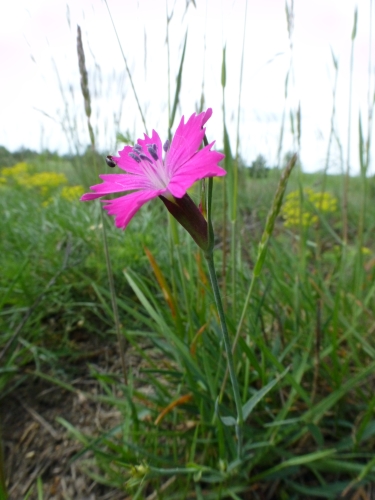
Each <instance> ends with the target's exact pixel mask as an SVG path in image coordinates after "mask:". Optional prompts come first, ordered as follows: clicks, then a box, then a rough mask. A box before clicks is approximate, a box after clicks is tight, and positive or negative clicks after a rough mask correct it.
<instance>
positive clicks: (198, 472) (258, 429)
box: [0, 18, 375, 500]
mask: <svg viewBox="0 0 375 500" xmlns="http://www.w3.org/2000/svg"><path fill="white" fill-rule="evenodd" d="M355 19H356V18H355ZM355 23H356V20H355ZM354 38H355V34H354V36H353V37H352V39H353V40H354ZM83 45H84V44H83ZM83 45H82V40H81V34H80V32H79V33H78V47H77V48H78V60H79V64H80V74H81V86H82V108H83V109H85V110H86V118H87V122H88V131H87V132H88V136H89V137H90V146H89V147H88V148H87V150H86V153H85V154H82V155H70V156H69V157H68V156H66V157H63V156H59V155H57V154H51V153H48V152H44V153H40V154H30V152H28V151H25V152H24V153H23V154H22V152H21V154H20V155H18V156H17V155H13V156H12V154H10V153H7V152H6V150H5V149H3V148H2V149H1V150H0V153H1V155H0V157H1V158H3V164H2V165H1V164H0V194H1V196H0V205H1V214H2V217H1V218H0V234H1V235H2V237H1V240H0V259H1V269H2V272H1V283H0V287H1V288H0V290H1V294H0V304H1V307H0V330H1V332H3V333H2V334H1V336H0V359H1V365H0V387H1V396H0V405H1V409H2V421H3V424H2V442H3V446H2V450H3V452H2V455H1V456H0V499H4V500H5V499H7V498H10V499H12V498H14V499H17V500H18V499H23V500H26V499H38V500H42V499H51V500H52V499H59V498H64V499H68V498H69V499H72V498H90V499H91V498H95V499H98V500H99V499H101V500H104V499H106V498H108V499H109V498H110V499H117V498H118V499H124V498H126V499H145V500H146V499H147V500H152V499H166V500H173V499H175V500H180V499H184V498H186V499H190V498H192V499H193V498H195V499H198V500H200V499H203V498H204V499H213V500H215V499H222V500H224V499H233V500H239V499H261V500H263V499H281V500H282V499H299V498H301V499H310V498H327V499H335V498H345V499H359V498H363V499H370V498H372V495H373V493H374V484H375V458H374V446H375V416H374V408H375V396H374V384H375V380H374V373H375V342H374V330H375V327H374V325H375V317H374V310H375V309H374V306H375V304H374V301H375V297H374V292H375V281H374V277H375V246H374V238H373V234H374V226H375V218H374V215H373V210H372V206H373V205H372V203H373V200H374V198H375V184H374V182H375V180H374V178H373V177H372V176H369V175H368V171H369V165H370V160H371V140H370V138H371V135H370V133H371V124H370V123H369V124H368V130H369V133H368V137H366V136H365V135H364V133H363V131H362V122H361V121H360V122H359V129H360V134H359V144H358V154H359V158H360V173H359V175H357V176H349V175H348V173H347V172H345V171H343V172H342V174H340V175H331V174H329V173H328V168H327V169H325V170H323V171H321V172H316V173H305V172H304V171H303V165H301V164H300V162H299V160H298V156H293V154H294V153H295V152H296V153H297V155H298V147H299V144H300V134H301V130H300V122H299V120H300V114H299V112H300V110H295V113H294V114H292V113H291V127H292V129H293V134H294V137H295V144H296V151H291V152H286V154H285V152H284V156H283V157H284V160H281V161H280V165H278V166H277V167H274V168H266V166H265V165H264V164H262V161H261V158H260V159H259V158H258V162H257V163H255V162H254V163H252V164H251V165H245V162H244V161H243V160H242V159H241V157H240V154H239V152H238V150H236V151H233V150H232V149H231V143H230V140H229V132H228V129H227V125H226V122H225V113H224V121H223V138H224V140H223V144H224V147H223V153H224V154H225V158H224V159H223V160H222V162H221V165H222V166H223V168H225V170H226V171H227V175H226V176H225V177H222V178H214V180H213V181H212V182H211V181H209V182H208V186H207V183H205V184H204V189H205V190H203V188H202V184H201V182H199V183H197V184H196V185H194V186H193V187H192V188H191V189H190V190H189V195H190V196H191V198H192V199H193V201H194V202H195V204H196V205H199V204H200V203H201V204H202V203H203V205H202V206H203V207H204V204H205V203H206V202H207V198H206V197H207V192H208V193H210V189H211V187H212V189H213V191H212V193H213V194H212V210H211V207H210V206H209V202H208V210H207V212H204V211H203V213H205V214H206V217H208V219H209V220H211V217H212V223H213V231H214V239H213V240H212V245H213V249H214V253H213V255H214V261H215V267H216V272H217V277H218V284H219V289H220V293H221V297H222V302H223V310H224V313H225V318H226V323H227V329H228V334H229V341H230V349H229V351H231V352H232V355H233V366H232V368H233V373H232V372H231V369H232V368H231V366H230V359H231V356H232V355H231V354H230V352H228V349H227V345H226V340H225V335H224V334H223V330H222V326H221V325H222V320H221V316H220V311H218V308H217V306H216V304H217V297H216V292H215V289H214V290H213V289H212V287H211V283H210V276H211V280H212V275H211V269H210V262H209V259H207V252H205V251H202V249H200V248H199V247H198V246H197V245H196V244H195V242H194V241H193V239H192V238H191V236H190V235H189V234H188V233H187V232H186V231H185V229H184V228H183V227H181V226H180V225H179V224H177V222H176V220H175V219H173V217H172V216H171V215H170V214H169V213H168V211H167V210H166V208H165V206H164V205H163V203H162V202H161V201H160V200H159V199H157V200H153V201H152V202H151V203H148V204H146V205H145V206H144V207H142V209H141V210H140V211H139V213H137V215H136V216H135V217H134V218H133V219H132V221H131V223H130V224H129V226H128V227H127V228H126V230H125V231H121V230H119V229H117V228H116V227H115V226H114V223H113V218H111V217H108V216H107V214H106V213H103V210H102V208H101V204H100V203H99V202H93V201H92V202H89V203H82V202H80V201H79V199H80V197H81V196H82V194H83V193H85V192H87V191H88V187H89V186H90V185H92V184H94V183H96V182H97V174H98V173H112V172H113V171H112V169H110V168H109V167H108V166H107V164H106V162H105V153H100V152H98V151H97V150H96V138H95V132H94V129H93V127H92V125H91V120H92V117H91V111H90V105H91V100H92V97H91V95H90V89H89V87H90V75H89V74H88V73H87V70H86V66H85V57H84V48H83ZM184 53H185V52H184V50H183V52H182V54H181V60H180V65H179V68H178V71H177V77H176V88H175V94H174V96H173V99H170V106H169V108H168V109H169V116H168V123H169V129H170V131H171V137H172V136H173V130H175V129H176V127H177V124H178V116H179V113H178V108H179V102H180V96H181V94H182V93H183V90H184V83H183V81H184V80H183V64H184ZM221 76H222V78H221V82H220V84H221V86H222V88H223V90H224V89H225V86H226V78H227V75H226V59H225V50H224V51H223V61H222V75H221ZM223 94H224V93H223ZM203 109H205V108H201V109H200V110H199V111H202V110H203ZM333 113H334V110H333ZM369 117H370V114H369ZM369 120H370V118H369ZM286 126H287V125H286V124H285V123H284V122H283V124H282V127H286ZM334 132H335V131H334V127H333V125H332V129H331V137H330V141H331V140H333V139H332V137H334ZM207 135H208V141H209V142H210V140H211V137H210V136H209V127H208V131H207ZM119 139H120V141H119V142H120V144H122V146H123V145H124V143H130V144H134V143H135V142H136V140H137V138H136V137H125V136H119ZM128 139H129V140H128ZM232 139H233V138H232ZM233 142H235V141H233V140H232V144H233ZM237 144H238V142H237ZM5 153H7V154H5ZM5 158H6V159H5ZM329 161H330V157H329V149H328V153H327V166H329ZM259 165H260V166H259ZM202 193H203V194H202ZM209 196H210V195H208V198H209ZM205 257H206V260H205ZM228 366H229V372H230V376H228ZM232 375H233V376H234V378H235V380H236V383H237V387H236V386H235V384H233V378H232ZM231 382H232V383H231ZM236 391H237V393H236ZM238 397H239V400H240V405H241V408H242V409H240V412H242V415H241V418H240V417H239V409H238Z"/></svg>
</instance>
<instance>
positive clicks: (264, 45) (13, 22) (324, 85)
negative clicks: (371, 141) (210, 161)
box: [0, 0, 375, 173]
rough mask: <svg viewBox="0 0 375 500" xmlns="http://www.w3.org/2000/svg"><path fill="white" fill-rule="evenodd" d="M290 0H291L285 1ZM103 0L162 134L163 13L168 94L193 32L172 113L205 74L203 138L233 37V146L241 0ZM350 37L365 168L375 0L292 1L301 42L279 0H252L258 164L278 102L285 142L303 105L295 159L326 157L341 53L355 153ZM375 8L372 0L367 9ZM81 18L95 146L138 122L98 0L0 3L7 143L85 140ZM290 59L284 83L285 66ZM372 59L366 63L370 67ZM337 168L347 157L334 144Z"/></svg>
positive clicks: (217, 127)
mask: <svg viewBox="0 0 375 500" xmlns="http://www.w3.org/2000/svg"><path fill="white" fill-rule="evenodd" d="M288 4H289V6H290V5H291V0H288ZM195 5H196V6H194V4H193V3H192V2H191V3H190V5H189V7H188V8H187V9H186V2H185V0H175V1H172V0H168V1H167V2H166V1H165V0H108V7H109V9H110V12H111V15H112V17H113V20H114V23H115V26H116V28H117V31H118V35H119V38H120V41H121V45H122V48H123V51H124V54H125V56H126V58H127V62H128V65H129V68H130V71H131V74H132V77H133V81H134V85H135V88H136V91H137V94H138V98H139V101H140V104H141V107H142V110H143V112H144V114H145V117H146V124H147V128H148V130H149V132H151V130H152V129H153V128H155V130H157V131H158V132H159V135H160V136H161V137H162V140H163V138H164V137H166V136H167V133H168V110H167V106H168V104H167V103H168V66H167V47H166V12H167V9H168V12H169V14H170V13H171V12H172V10H173V17H172V19H171V21H170V24H169V46H170V56H171V93H172V99H173V93H174V89H175V80H176V75H177V72H178V67H179V62H180V58H181V52H182V46H183V41H184V36H185V32H186V30H187V31H188V41H187V49H186V59H185V65H184V71H183V78H182V90H181V103H180V106H179V108H178V110H177V114H176V121H175V124H174V125H175V126H176V125H177V123H176V122H178V121H179V119H180V117H181V115H182V114H184V115H185V116H189V115H190V114H191V113H193V112H194V111H195V110H196V109H197V106H198V103H199V101H200V97H201V92H202V82H204V95H205V102H206V106H207V107H208V106H209V107H212V108H213V110H214V114H213V117H212V118H211V120H210V122H209V123H208V128H207V135H208V139H209V140H213V139H216V141H217V147H221V145H222V135H223V132H222V130H223V127H222V89H221V63H222V49H223V46H224V45H226V47H227V87H226V96H225V97H226V111H227V125H228V129H229V133H230V137H231V140H232V147H233V149H235V146H236V133H237V116H238V97H239V83H240V66H241V54H242V44H243V32H244V20H245V10H246V0H195ZM356 6H358V25H357V36H356V39H355V43H354V71H353V98H352V107H351V113H352V115H351V117H352V118H351V143H350V150H351V155H350V163H351V171H352V172H353V173H355V172H357V171H358V117H359V112H360V110H361V113H362V118H363V123H364V126H363V128H364V131H365V133H367V117H368V89H369V85H370V88H371V89H372V90H371V92H372V94H373V92H374V89H373V86H374V77H373V76H374V66H375V64H374V58H375V50H374V49H375V47H372V50H371V51H370V47H371V45H374V40H372V41H371V39H370V21H371V19H370V12H371V11H370V6H371V0H359V1H357V2H356V1H355V0H314V1H313V2H312V1H311V0H295V1H294V30H293V36H292V41H293V47H292V49H291V45H290V39H289V37H288V28H287V20H286V13H285V2H284V0H248V2H247V18H246V19H247V21H246V30H245V44H244V68H243V84H242V96H241V103H240V145H239V148H240V153H241V155H242V157H243V158H244V159H245V160H246V161H247V162H248V163H250V162H251V161H252V160H253V159H254V158H255V157H256V155H257V154H263V155H264V156H265V157H266V158H267V160H268V162H269V164H270V165H274V164H275V163H276V162H277V157H278V144H279V137H280V130H281V125H282V118H283V113H284V110H285V112H286V119H285V133H284V138H283V153H285V152H286V151H288V150H291V149H293V148H294V147H296V144H295V140H294V141H293V137H292V134H291V132H290V130H291V127H290V119H289V115H290V112H292V113H295V112H296V110H297V108H298V105H299V103H300V106H301V152H300V154H301V160H302V164H303V165H304V168H305V169H306V170H309V171H313V170H319V169H322V168H323V167H324V165H325V158H326V152H327V147H328V139H329V133H330V121H331V115H332V102H333V100H332V89H333V86H334V81H335V68H334V65H333V62H332V52H333V53H334V54H335V57H336V58H337V61H338V82H337V94H336V108H337V109H336V120H335V129H336V132H337V136H338V138H339V140H340V141H341V144H342V151H343V157H342V159H343V164H344V165H345V164H346V160H347V150H348V148H347V144H348V143H347V138H348V123H349V122H348V117H349V82H350V78H349V75H350V51H351V34H352V29H353V22H354V11H355V8H356ZM372 20H374V9H373V12H372ZM77 24H79V25H80V26H81V29H82V36H83V44H84V48H85V53H86V63H87V67H88V70H89V80H90V81H89V85H90V91H91V98H92V108H93V115H92V123H93V126H94V129H95V131H96V137H97V141H98V145H99V148H100V149H101V150H102V151H104V152H106V153H107V152H108V153H110V152H111V153H114V152H115V151H114V148H115V144H116V141H115V133H116V131H117V130H120V131H122V132H123V133H125V132H127V131H128V132H129V133H130V135H131V136H132V137H134V138H137V137H141V136H142V134H143V132H144V126H143V124H142V121H141V118H140V114H139V112H138V109H137V105H136V102H135V98H134V94H133V92H132V89H131V85H130V82H129V77H128V75H127V74H126V70H125V65H124V61H123V58H122V55H121V51H120V48H119V44H118V41H117V39H116V35H115V32H114V29H113V27H112V24H111V20H110V16H109V12H108V9H107V6H106V3H105V2H104V1H103V0H74V1H71V0H68V1H66V0H17V1H16V2H13V3H11V2H1V5H0V64H1V78H0V113H1V115H0V116H1V121H0V144H1V145H4V146H5V147H7V148H8V149H10V150H15V149H17V148H19V147H21V146H23V147H27V148H32V149H36V150H40V149H43V148H48V149H50V150H57V151H59V152H61V153H65V152H69V151H75V149H76V148H77V147H78V148H79V149H80V150H83V149H84V148H85V147H86V146H87V144H88V143H89V137H88V133H87V129H86V125H85V118H84V111H83V110H84V106H83V98H82V96H81V94H80V76H79V72H78V63H77V51H76V30H77ZM291 61H292V72H291V76H290V78H289V85H288V95H287V98H286V99H285V78H286V74H287V72H288V69H289V68H290V65H291ZM369 64H370V66H371V76H370V78H369ZM332 153H333V156H332V159H331V162H330V167H331V171H332V172H336V171H338V170H340V168H342V163H341V162H340V155H339V148H337V146H336V145H334V147H333V150H332Z"/></svg>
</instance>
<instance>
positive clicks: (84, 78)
mask: <svg viewBox="0 0 375 500" xmlns="http://www.w3.org/2000/svg"><path fill="white" fill-rule="evenodd" d="M107 7H108V6H107ZM77 54H78V63H79V72H80V75H81V90H82V95H83V100H84V103H85V113H86V117H87V127H88V131H89V135H90V142H91V148H92V150H93V151H94V152H95V151H96V148H95V135H94V131H93V128H92V126H91V121H90V117H91V100H90V90H89V86H88V75H87V69H86V63H85V53H84V49H83V43H82V35H81V28H80V27H79V26H77ZM94 162H95V170H96V172H97V175H99V165H97V155H94ZM100 221H101V228H102V237H103V247H104V254H105V262H106V266H107V275H108V284H109V289H110V293H111V303H112V311H113V318H114V322H115V329H116V334H117V340H118V344H119V350H120V357H121V366H122V372H123V377H124V382H125V385H126V384H127V381H128V375H127V370H126V363H125V348H124V337H123V334H122V332H121V325H120V317H119V312H118V307H117V300H116V290H115V284H114V279H113V271H112V264H111V258H110V254H109V246H108V239H107V233H106V225H105V220H104V216H103V211H102V210H100Z"/></svg>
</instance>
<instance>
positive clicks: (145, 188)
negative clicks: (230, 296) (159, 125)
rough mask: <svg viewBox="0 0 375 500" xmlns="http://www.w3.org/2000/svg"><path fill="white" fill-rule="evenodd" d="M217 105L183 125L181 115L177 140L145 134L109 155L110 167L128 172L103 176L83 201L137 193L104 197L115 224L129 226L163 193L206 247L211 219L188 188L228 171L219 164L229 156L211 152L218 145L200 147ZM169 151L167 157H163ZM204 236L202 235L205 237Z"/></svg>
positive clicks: (182, 222)
mask: <svg viewBox="0 0 375 500" xmlns="http://www.w3.org/2000/svg"><path fill="white" fill-rule="evenodd" d="M211 115H212V109H211V108H209V109H208V110H207V111H206V112H203V113H200V114H199V115H196V114H193V115H191V117H190V118H189V120H188V121H187V123H184V117H182V119H181V122H180V124H179V126H178V127H177V130H176V132H175V134H174V137H173V139H172V142H171V143H170V142H169V141H166V142H165V144H164V146H162V143H161V140H160V137H159V135H158V134H157V133H156V132H155V130H153V131H152V136H151V137H148V136H147V135H146V134H144V139H138V141H137V143H136V144H135V146H134V147H131V146H125V148H124V149H123V150H122V151H119V156H118V157H116V156H109V157H107V163H108V165H109V166H116V165H117V166H118V167H119V168H121V169H122V170H124V171H125V172H127V173H126V174H102V175H100V176H99V177H100V178H101V179H102V180H103V181H104V182H103V183H102V184H96V185H95V186H91V188H90V189H92V191H94V193H87V194H85V195H83V196H82V198H81V200H82V201H89V200H94V199H96V198H100V197H102V196H104V195H107V194H111V193H120V192H122V191H132V192H131V193H129V194H126V195H124V196H120V197H119V198H115V199H113V200H104V203H105V205H104V209H105V210H107V212H108V214H109V215H114V216H115V223H116V226H117V227H119V228H122V229H125V228H126V226H127V225H128V224H129V222H130V220H131V219H132V218H133V216H134V215H135V213H136V212H137V211H138V210H139V209H140V208H141V207H142V206H143V205H144V204H145V203H146V202H148V201H150V200H152V199H153V198H156V197H160V198H161V200H162V201H163V202H164V204H165V205H166V207H167V208H168V210H169V211H170V212H171V213H172V215H173V216H174V217H176V219H177V220H178V221H179V222H180V223H181V224H182V225H183V226H184V227H185V229H187V230H188V231H189V232H190V234H191V235H192V237H193V238H194V239H195V241H196V242H197V243H198V244H199V245H200V246H202V248H203V247H204V245H205V237H206V236H205V235H204V233H207V231H206V225H205V224H206V220H205V219H204V217H203V215H202V214H201V212H200V211H199V209H198V207H197V206H196V205H195V204H194V203H193V201H192V200H191V199H190V197H189V196H188V194H187V193H186V191H187V190H188V189H189V188H190V187H191V186H192V185H193V184H194V183H195V182H196V181H198V180H200V179H203V178H205V177H215V176H219V177H220V176H223V175H225V174H226V172H225V170H223V169H222V168H221V167H219V166H218V162H219V161H220V160H222V158H223V157H224V155H223V154H221V153H218V152H217V151H212V150H211V148H212V146H213V144H214V142H215V141H214V142H212V143H211V144H208V145H207V146H205V147H203V148H202V149H198V148H199V147H200V145H201V143H202V140H203V137H204V135H205V129H204V128H203V126H204V124H205V123H206V122H207V120H208V119H209V118H210V117H211ZM163 151H164V159H163ZM202 238H203V239H202Z"/></svg>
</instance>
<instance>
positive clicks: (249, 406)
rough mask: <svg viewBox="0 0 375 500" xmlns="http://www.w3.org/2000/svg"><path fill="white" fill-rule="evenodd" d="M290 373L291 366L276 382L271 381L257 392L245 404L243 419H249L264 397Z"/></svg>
mask: <svg viewBox="0 0 375 500" xmlns="http://www.w3.org/2000/svg"><path fill="white" fill-rule="evenodd" d="M288 371H289V366H288V368H287V369H286V370H284V371H283V373H282V374H281V375H279V376H278V377H276V378H275V379H274V380H271V382H269V383H268V384H267V385H266V386H264V387H263V388H262V389H260V390H259V391H257V392H256V394H254V395H253V396H252V397H251V398H250V399H249V401H248V402H247V403H245V404H244V405H243V407H242V412H243V418H244V420H246V419H247V417H248V416H249V415H250V413H251V412H252V411H253V409H254V407H255V406H256V405H257V404H258V403H259V401H261V400H262V399H263V398H264V396H265V395H266V394H267V393H268V392H269V391H270V390H271V389H272V388H273V387H274V386H275V385H276V384H277V383H278V382H279V381H280V380H281V379H282V378H283V377H284V375H286V373H287V372H288Z"/></svg>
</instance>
